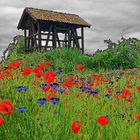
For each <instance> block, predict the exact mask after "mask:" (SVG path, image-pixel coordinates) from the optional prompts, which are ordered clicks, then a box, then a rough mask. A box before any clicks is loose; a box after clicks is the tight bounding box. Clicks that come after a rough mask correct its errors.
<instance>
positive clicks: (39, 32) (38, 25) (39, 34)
mask: <svg viewBox="0 0 140 140" xmlns="http://www.w3.org/2000/svg"><path fill="white" fill-rule="evenodd" d="M37 29H38V47H39V48H40V51H41V30H40V24H39V22H37Z"/></svg>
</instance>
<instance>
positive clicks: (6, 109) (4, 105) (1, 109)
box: [0, 100, 14, 114]
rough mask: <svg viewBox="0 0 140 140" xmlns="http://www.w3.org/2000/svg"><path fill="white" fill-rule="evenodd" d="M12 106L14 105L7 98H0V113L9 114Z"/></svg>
mask: <svg viewBox="0 0 140 140" xmlns="http://www.w3.org/2000/svg"><path fill="white" fill-rule="evenodd" d="M13 108H14V106H13V105H12V103H11V102H9V101H8V100H2V101H1V102H0V113H3V114H11V113H12V109H13Z"/></svg>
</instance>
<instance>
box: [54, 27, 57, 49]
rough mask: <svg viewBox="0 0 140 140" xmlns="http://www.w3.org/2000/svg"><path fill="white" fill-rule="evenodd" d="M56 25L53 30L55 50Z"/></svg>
mask: <svg viewBox="0 0 140 140" xmlns="http://www.w3.org/2000/svg"><path fill="white" fill-rule="evenodd" d="M56 45H57V44H56V25H54V28H53V48H56V47H57V46H56Z"/></svg>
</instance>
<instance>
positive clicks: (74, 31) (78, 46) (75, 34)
mask: <svg viewBox="0 0 140 140" xmlns="http://www.w3.org/2000/svg"><path fill="white" fill-rule="evenodd" d="M72 33H73V41H74V42H75V45H76V48H78V49H80V45H79V41H78V36H77V31H76V29H74V28H73V27H72Z"/></svg>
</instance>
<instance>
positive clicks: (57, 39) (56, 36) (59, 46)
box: [56, 33, 61, 47]
mask: <svg viewBox="0 0 140 140" xmlns="http://www.w3.org/2000/svg"><path fill="white" fill-rule="evenodd" d="M56 37H57V41H58V45H59V47H61V45H60V40H59V36H58V33H56Z"/></svg>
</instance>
